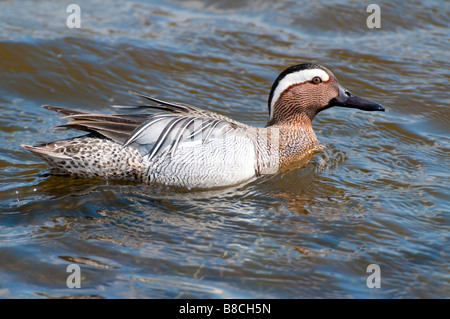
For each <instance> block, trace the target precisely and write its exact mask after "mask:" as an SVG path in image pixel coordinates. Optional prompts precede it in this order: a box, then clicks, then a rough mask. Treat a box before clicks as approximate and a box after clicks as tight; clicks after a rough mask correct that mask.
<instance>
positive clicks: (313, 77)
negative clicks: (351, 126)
mask: <svg viewBox="0 0 450 319" xmlns="http://www.w3.org/2000/svg"><path fill="white" fill-rule="evenodd" d="M332 106H342V107H349V108H355V109H360V110H364V111H384V108H383V107H382V106H381V105H380V104H378V103H374V102H372V101H369V100H368V99H365V98H361V97H359V96H356V95H354V94H352V93H350V92H349V91H348V90H346V89H344V88H343V87H342V86H341V85H340V84H339V82H338V81H337V80H336V78H335V76H334V75H333V73H331V71H330V70H328V69H327V68H325V67H323V66H321V65H319V64H314V63H303V64H299V65H294V66H291V67H290V68H287V69H286V70H284V71H283V72H281V73H280V75H279V76H278V77H277V79H276V80H275V82H274V84H273V86H272V89H271V91H270V95H269V114H270V118H269V121H268V123H267V125H268V126H269V125H274V124H277V123H282V122H283V121H286V120H289V119H290V118H292V117H293V116H298V115H302V114H304V115H306V116H307V117H308V118H309V119H310V120H311V121H312V120H313V118H314V117H315V116H316V114H317V113H319V112H320V111H323V110H325V109H328V108H330V107H332Z"/></svg>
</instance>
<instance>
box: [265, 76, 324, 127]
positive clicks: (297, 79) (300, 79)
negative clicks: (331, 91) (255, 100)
mask: <svg viewBox="0 0 450 319" xmlns="http://www.w3.org/2000/svg"><path fill="white" fill-rule="evenodd" d="M315 76H318V77H320V78H321V79H322V81H324V82H326V81H328V80H329V79H330V76H329V75H328V73H327V72H325V71H324V70H322V69H307V70H300V71H297V72H293V73H289V74H288V75H286V76H285V77H284V78H283V79H282V80H281V81H280V82H279V83H278V85H277V88H276V89H275V91H274V92H273V95H272V100H271V101H270V118H271V119H272V115H273V106H274V105H275V103H276V102H277V100H278V98H279V97H280V95H281V93H283V92H284V90H286V89H287V88H288V87H290V86H291V85H293V84H301V83H305V82H309V81H311V80H312V79H313V78H314V77H315Z"/></svg>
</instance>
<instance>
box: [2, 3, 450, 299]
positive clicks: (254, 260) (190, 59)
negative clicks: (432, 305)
mask: <svg viewBox="0 0 450 319" xmlns="http://www.w3.org/2000/svg"><path fill="white" fill-rule="evenodd" d="M77 4H78V5H79V6H80V9H81V28H80V29H69V28H67V25H66V19H67V17H68V16H69V13H67V12H66V8H67V4H61V3H59V2H54V1H39V2H35V1H11V2H3V3H1V4H0V78H1V81H0V110H1V114H2V116H1V118H0V134H1V138H2V141H3V143H2V144H1V145H0V149H1V151H0V168H1V169H0V209H1V211H0V297H3V298H64V297H88V298H448V297H449V296H450V289H449V283H450V273H449V261H450V259H449V249H448V242H449V212H450V205H449V195H448V194H449V193H450V189H449V163H450V161H449V149H450V147H449V145H450V143H449V141H450V139H449V137H450V129H449V127H450V126H449V114H450V112H449V111H448V106H449V97H448V83H449V77H450V72H449V61H450V59H449V53H448V52H449V41H448V40H449V38H448V25H449V21H450V20H449V11H450V10H449V4H448V3H447V2H441V1H425V2H419V1H415V2H408V4H406V3H404V2H402V1H394V2H392V1H389V2H387V1H380V2H377V4H379V6H380V9H381V28H380V29H369V28H367V25H366V19H367V17H368V16H369V14H370V13H367V12H366V6H367V5H362V4H359V3H355V2H352V1H339V2H334V1H325V2H321V3H316V2H304V3H302V4H299V3H298V2H297V1H277V2H276V3H274V2H273V1H167V2H164V3H161V2H160V1H110V2H108V4H104V3H103V2H101V1H78V2H77ZM305 61H316V62H319V63H321V64H323V65H325V66H326V67H328V68H329V69H331V70H332V71H333V73H334V74H335V75H336V77H337V78H338V80H339V81H340V83H341V84H342V85H343V86H344V87H346V88H347V89H349V90H350V91H352V92H353V93H355V94H358V95H361V96H364V97H367V98H370V99H371V100H374V101H376V102H378V103H381V104H383V105H384V106H385V107H386V110H387V111H386V112H385V113H378V112H377V113H376V114H375V113H366V112H362V111H354V110H349V109H338V108H334V109H330V110H327V111H325V112H322V113H320V114H319V116H318V117H317V118H316V119H315V120H314V123H313V127H314V130H315V132H316V134H317V136H318V138H319V140H320V142H321V143H322V144H323V145H324V146H325V147H324V149H323V150H321V151H318V152H317V153H316V154H315V155H314V157H313V158H312V159H311V161H310V162H309V163H308V164H306V165H304V166H302V167H299V168H296V169H292V170H290V171H287V172H282V173H279V174H276V175H274V176H267V177H263V178H260V179H257V180H254V181H251V182H250V183H247V184H244V185H240V186H237V187H232V188H227V189H223V190H211V191H203V192H199V191H195V192H194V191H187V190H186V191H181V190H175V189H170V188H166V187H161V186H155V185H142V184H135V183H122V182H104V181H96V180H84V179H77V178H73V177H67V176H51V175H50V174H49V170H48V167H47V166H46V165H45V164H44V163H43V162H42V161H41V160H40V159H39V158H37V157H34V156H33V155H32V154H30V153H29V152H27V151H26V150H25V149H23V148H22V147H20V145H21V144H35V143H39V142H48V141H52V140H56V139H61V138H65V137H70V136H76V135H79V134H80V132H73V131H66V130H63V129H58V128H54V127H55V126H57V125H61V124H64V123H65V120H63V119H60V117H59V116H58V114H54V113H51V112H49V111H46V110H44V109H42V108H40V105H42V104H54V105H60V106H64V107H69V108H76V109H80V110H85V111H90V112H97V113H114V112H116V110H115V109H113V108H111V105H113V104H132V103H138V102H139V100H138V99H136V97H134V96H132V95H130V94H128V93H127V92H128V90H133V91H137V92H143V93H147V94H151V95H153V96H157V97H160V98H164V99H168V100H172V101H177V102H183V103H188V104H192V105H196V106H198V107H202V108H205V109H209V110H213V111H216V112H218V113H221V114H225V115H227V116H230V117H232V118H234V119H236V120H239V121H242V122H245V123H247V124H251V125H256V126H262V125H264V124H265V122H266V121H267V117H268V114H267V105H266V104H267V97H268V93H269V90H270V87H271V84H272V82H273V81H274V79H275V78H276V76H277V75H278V73H279V72H281V71H282V70H283V69H284V68H286V67H288V66H290V65H293V64H298V63H301V62H305ZM71 264H75V265H78V266H79V267H80V272H81V278H80V283H81V288H73V289H71V288H68V286H67V278H68V277H69V275H70V274H71V273H69V272H67V267H68V266H69V265H71ZM370 264H376V265H378V266H379V267H380V273H381V274H380V278H381V280H380V283H381V287H380V288H369V287H368V286H367V283H366V280H367V278H368V276H369V275H370V273H368V272H367V267H368V266H369V265H370Z"/></svg>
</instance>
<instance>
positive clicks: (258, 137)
mask: <svg viewBox="0 0 450 319" xmlns="http://www.w3.org/2000/svg"><path fill="white" fill-rule="evenodd" d="M130 93H133V92H130ZM133 94H136V95H138V96H140V97H142V98H145V99H148V100H150V101H151V102H153V103H154V105H144V106H140V107H148V108H150V109H156V110H162V111H164V112H158V113H153V114H114V115H104V114H90V113H84V112H80V111H75V110H70V109H66V108H62V107H57V106H49V105H44V106H42V107H43V108H45V109H47V110H51V111H55V112H58V113H61V114H63V115H65V118H71V119H72V121H71V122H69V123H67V124H66V125H63V126H64V127H68V128H74V129H79V130H83V131H87V132H89V134H87V135H84V136H81V137H75V138H70V139H66V140H60V141H55V142H51V143H47V144H42V145H37V146H31V145H23V147H25V148H26V149H28V150H30V151H31V152H33V153H35V154H37V155H38V156H40V157H41V158H42V159H43V160H44V161H46V162H47V163H48V164H49V165H50V167H51V168H52V171H53V173H55V174H72V175H76V176H79V177H82V178H99V179H107V180H112V179H120V180H129V181H138V182H144V183H159V184H165V185H171V186H177V187H185V188H189V189H191V188H213V187H223V186H231V185H236V184H240V183H242V182H244V181H247V180H250V179H252V178H253V177H255V176H260V175H264V174H274V173H276V172H277V171H278V170H279V169H280V168H283V167H287V166H288V165H290V164H292V163H295V162H297V161H300V160H301V159H303V158H304V157H305V156H306V155H307V154H309V153H311V152H312V151H313V150H314V149H315V148H317V147H318V146H319V143H318V140H317V137H316V135H315V133H314V131H313V128H312V126H311V122H312V120H313V119H314V117H315V116H316V115H317V113H319V112H320V111H323V110H325V109H327V108H330V107H332V106H343V107H349V108H356V109H360V110H364V111H384V108H383V107H382V106H381V105H380V104H377V103H374V102H371V101H369V100H367V99H364V98H361V97H358V96H356V95H354V94H352V93H350V92H349V91H347V90H346V89H344V88H343V87H342V86H341V85H340V84H339V83H338V81H337V80H336V78H335V77H334V75H333V73H331V72H330V71H329V70H328V69H326V68H325V67H323V66H321V65H318V64H313V63H304V64H299V65H295V66H292V67H289V68H288V69H286V70H284V71H283V72H281V73H280V75H279V76H278V77H277V79H276V80H275V82H274V84H273V86H272V89H271V91H270V95H269V101H268V104H269V105H268V106H269V121H268V122H267V125H266V127H261V128H258V127H252V126H248V125H245V124H242V123H239V122H237V121H235V120H233V119H230V118H228V117H226V116H223V115H219V114H217V113H214V112H210V111H206V110H202V109H199V108H197V107H194V106H190V105H186V104H178V103H171V102H166V101H162V100H159V99H156V98H154V97H150V96H145V95H141V94H138V93H133Z"/></svg>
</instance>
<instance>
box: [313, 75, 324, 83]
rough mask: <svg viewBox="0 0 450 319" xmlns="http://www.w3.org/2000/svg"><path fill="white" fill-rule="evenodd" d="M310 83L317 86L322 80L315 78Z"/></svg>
mask: <svg viewBox="0 0 450 319" xmlns="http://www.w3.org/2000/svg"><path fill="white" fill-rule="evenodd" d="M311 82H312V83H314V84H319V83H322V79H321V78H320V77H318V76H315V77H313V78H312V80H311Z"/></svg>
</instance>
